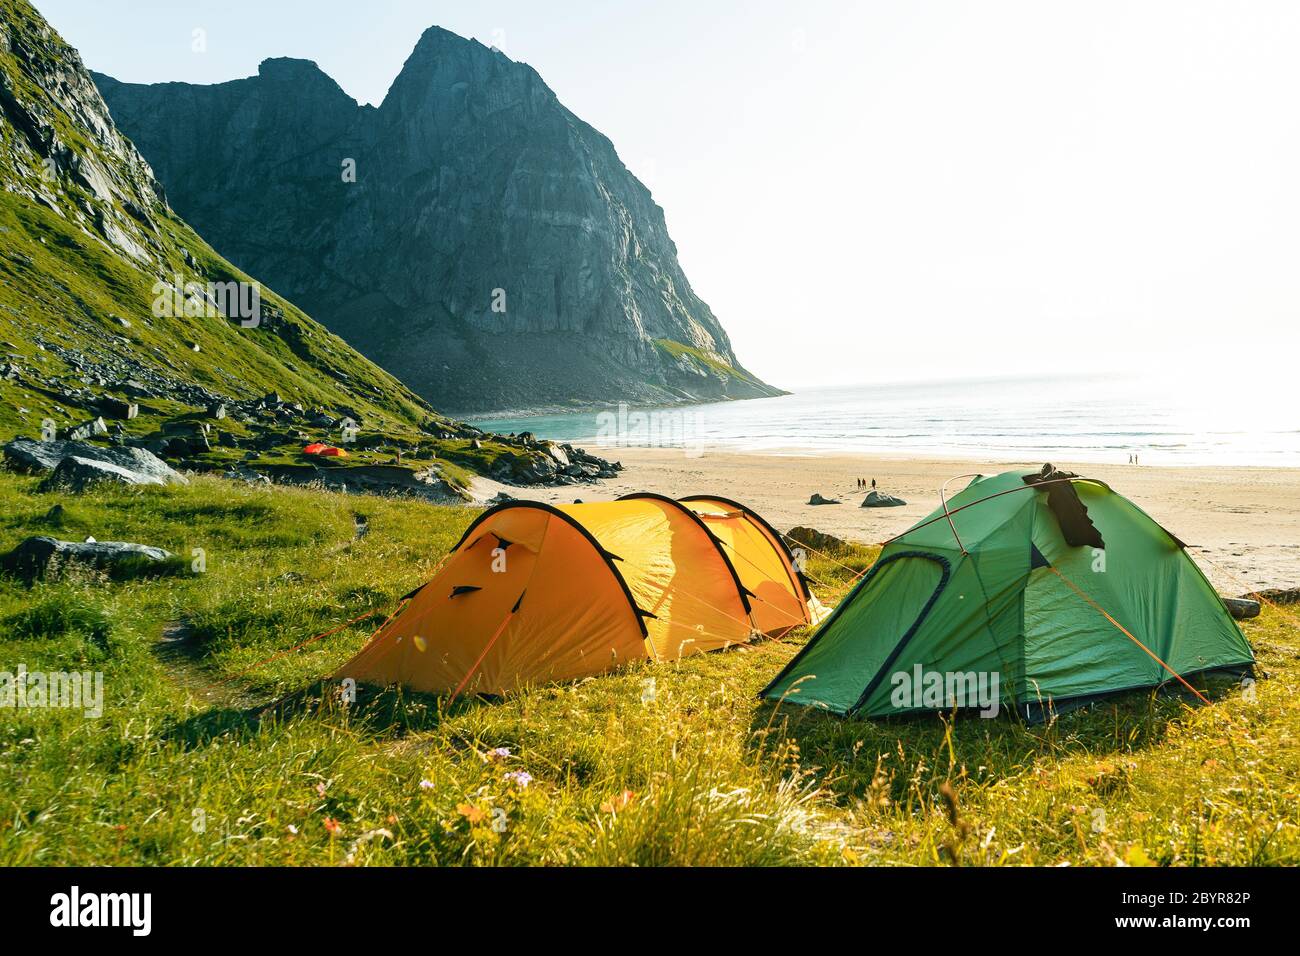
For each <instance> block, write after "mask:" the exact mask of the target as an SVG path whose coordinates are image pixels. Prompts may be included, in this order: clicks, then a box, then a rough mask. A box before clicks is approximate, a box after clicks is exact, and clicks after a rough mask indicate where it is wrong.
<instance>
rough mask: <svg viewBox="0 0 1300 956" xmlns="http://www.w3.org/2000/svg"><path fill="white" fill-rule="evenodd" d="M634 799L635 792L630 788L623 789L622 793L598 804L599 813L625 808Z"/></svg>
mask: <svg viewBox="0 0 1300 956" xmlns="http://www.w3.org/2000/svg"><path fill="white" fill-rule="evenodd" d="M635 800H636V794H635V793H633V792H632V791H631V790H624V791H623V792H622V793H620V794H619V795H618V796H617V797H614V798H613V799H612V800H606V801H605V802H604V803H602V804H601V805H600V811H601V813H617V812H618V811H619V810H624V809H626V808H627V807H628V806H630V805H631V804H632V802H633V801H635Z"/></svg>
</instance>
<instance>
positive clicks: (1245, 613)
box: [1223, 597, 1259, 621]
mask: <svg viewBox="0 0 1300 956" xmlns="http://www.w3.org/2000/svg"><path fill="white" fill-rule="evenodd" d="M1223 603H1224V604H1226V605H1227V606H1228V613H1229V614H1231V615H1232V616H1233V617H1235V618H1236V619H1237V620H1238V621H1244V620H1245V619H1247V618H1251V617H1259V602H1258V601H1255V600H1252V599H1251V598H1228V597H1226V598H1223Z"/></svg>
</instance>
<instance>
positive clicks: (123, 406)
mask: <svg viewBox="0 0 1300 956" xmlns="http://www.w3.org/2000/svg"><path fill="white" fill-rule="evenodd" d="M96 407H97V408H98V409H99V410H100V411H101V412H103V413H104V414H105V415H107V416H108V417H109V418H121V419H132V418H135V417H136V416H137V415H139V414H140V406H139V405H137V404H135V403H134V402H128V401H124V400H123V399H120V398H114V397H113V396H112V395H105V396H104V397H103V398H101V399H99V401H98V402H96Z"/></svg>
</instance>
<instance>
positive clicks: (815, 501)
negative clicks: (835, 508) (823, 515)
mask: <svg viewBox="0 0 1300 956" xmlns="http://www.w3.org/2000/svg"><path fill="white" fill-rule="evenodd" d="M808 504H810V505H838V504H841V502H840V500H839V499H838V498H823V497H822V496H821V494H820V493H819V492H816V491H814V492H813V496H812V497H811V498H809V499H808Z"/></svg>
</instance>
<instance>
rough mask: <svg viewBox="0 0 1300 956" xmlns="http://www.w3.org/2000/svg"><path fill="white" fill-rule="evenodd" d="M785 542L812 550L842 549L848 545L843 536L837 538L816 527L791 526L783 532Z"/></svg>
mask: <svg viewBox="0 0 1300 956" xmlns="http://www.w3.org/2000/svg"><path fill="white" fill-rule="evenodd" d="M785 538H786V543H787V544H791V543H793V544H795V545H803V546H804V547H807V548H811V549H812V550H814V551H843V550H844V549H845V548H847V547H848V546H849V543H848V542H847V541H845V540H844V539H843V538H837V537H835V535H833V534H827V533H826V532H824V531H818V530H817V529H816V528H805V527H803V526H800V527H798V528H791V529H790V530H789V531H787V532H786V533H785Z"/></svg>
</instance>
